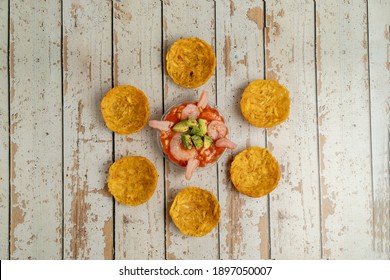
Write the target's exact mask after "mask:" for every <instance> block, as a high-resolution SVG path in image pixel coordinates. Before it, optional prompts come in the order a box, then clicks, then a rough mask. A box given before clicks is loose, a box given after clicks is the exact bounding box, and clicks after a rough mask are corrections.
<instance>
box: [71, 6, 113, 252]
mask: <svg viewBox="0 0 390 280" xmlns="http://www.w3.org/2000/svg"><path fill="white" fill-rule="evenodd" d="M63 18H64V23H63V26H64V27H63V28H64V30H63V44H64V45H63V64H64V65H63V71H64V224H65V226H64V258H65V259H112V257H113V198H112V196H111V195H110V194H109V192H108V190H107V186H106V182H107V174H108V168H109V166H110V165H111V163H112V133H111V131H110V130H109V129H108V128H107V127H106V126H105V124H104V121H103V118H102V116H101V112H100V101H101V99H102V97H103V95H104V94H105V93H106V92H107V91H108V90H109V89H110V88H111V84H112V79H111V70H112V68H111V37H112V34H111V28H112V26H111V24H112V21H111V1H108V0H107V1H98V2H97V1H63Z"/></svg>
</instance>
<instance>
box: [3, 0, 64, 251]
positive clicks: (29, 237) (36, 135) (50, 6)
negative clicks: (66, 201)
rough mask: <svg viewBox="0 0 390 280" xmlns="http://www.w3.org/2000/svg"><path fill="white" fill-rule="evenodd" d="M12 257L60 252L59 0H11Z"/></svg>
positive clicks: (60, 109)
mask: <svg viewBox="0 0 390 280" xmlns="http://www.w3.org/2000/svg"><path fill="white" fill-rule="evenodd" d="M10 9H11V11H10V18H11V21H10V53H9V55H10V79H11V80H10V88H11V95H10V112H11V143H10V145H11V184H12V185H11V197H12V201H11V202H12V208H11V225H10V232H11V234H10V239H11V245H10V247H11V248H10V253H11V258H12V259H58V258H61V253H62V246H61V241H62V172H61V170H62V125H61V123H62V118H61V115H62V114H61V112H62V107H61V95H62V94H61V1H48V2H43V1H37V2H35V1H34V2H33V1H11V7H10Z"/></svg>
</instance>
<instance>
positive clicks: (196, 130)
mask: <svg viewBox="0 0 390 280" xmlns="http://www.w3.org/2000/svg"><path fill="white" fill-rule="evenodd" d="M190 134H191V135H198V136H202V135H200V134H201V132H200V128H199V125H196V126H194V127H193V128H192V129H191V130H190Z"/></svg>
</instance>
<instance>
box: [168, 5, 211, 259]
mask: <svg viewBox="0 0 390 280" xmlns="http://www.w3.org/2000/svg"><path fill="white" fill-rule="evenodd" d="M214 12H215V11H214V2H213V1H199V2H195V1H194V2H190V1H183V0H181V1H163V38H164V42H163V44H164V58H163V59H164V67H165V55H166V53H167V51H168V49H169V47H170V46H171V44H172V43H173V42H175V41H176V40H178V39H181V38H186V37H199V38H201V39H203V40H205V41H206V42H208V43H209V44H211V45H212V46H213V47H214V41H215V21H214ZM203 89H204V90H207V91H208V92H209V100H210V101H211V102H212V103H215V102H216V88H215V76H214V75H213V76H212V77H211V78H210V80H209V81H208V82H207V83H206V84H204V85H203V86H201V87H199V88H197V89H186V88H183V87H180V86H178V85H176V84H175V83H174V82H173V81H172V80H171V78H170V77H169V76H168V74H167V72H166V70H165V69H164V108H165V110H167V109H168V108H169V107H171V106H173V105H175V104H178V103H181V102H184V101H189V100H197V99H198V98H199V96H200V94H201V92H202V90H203ZM165 171H166V173H165V184H166V205H167V207H166V209H167V213H166V217H167V218H166V219H167V223H166V255H167V259H216V258H218V257H219V253H218V247H219V244H218V229H217V228H215V229H214V230H213V231H212V232H210V233H209V234H208V235H206V236H203V237H201V238H194V237H190V236H184V235H183V234H181V233H180V232H179V230H178V229H177V228H176V226H175V225H174V223H173V222H172V220H171V218H170V216H169V209H170V206H171V204H172V201H173V199H174V197H175V195H176V194H177V192H178V191H180V190H182V189H183V188H185V187H187V186H199V187H201V188H203V189H207V190H209V191H211V192H212V193H213V194H214V195H215V196H217V193H218V188H217V167H216V166H213V167H212V168H210V169H207V170H204V171H199V172H197V173H196V174H194V176H192V178H191V180H189V181H186V180H185V179H184V171H183V170H182V169H179V168H176V167H175V166H174V165H173V164H172V163H170V162H168V161H167V163H166V166H165Z"/></svg>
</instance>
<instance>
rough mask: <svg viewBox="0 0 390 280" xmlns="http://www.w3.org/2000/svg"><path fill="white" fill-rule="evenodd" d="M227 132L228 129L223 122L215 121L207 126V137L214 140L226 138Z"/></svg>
mask: <svg viewBox="0 0 390 280" xmlns="http://www.w3.org/2000/svg"><path fill="white" fill-rule="evenodd" d="M227 132H228V131H227V127H226V125H225V124H224V123H223V122H222V121H216V120H214V121H211V122H210V123H209V125H208V126H207V135H208V136H210V137H211V139H213V140H217V139H219V138H222V137H225V136H226V134H227Z"/></svg>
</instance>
